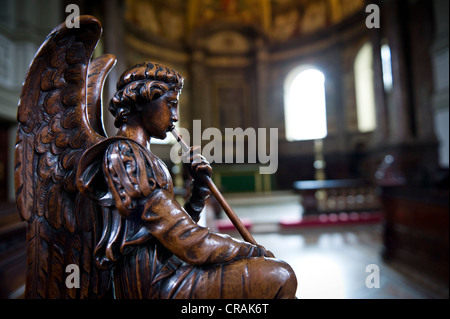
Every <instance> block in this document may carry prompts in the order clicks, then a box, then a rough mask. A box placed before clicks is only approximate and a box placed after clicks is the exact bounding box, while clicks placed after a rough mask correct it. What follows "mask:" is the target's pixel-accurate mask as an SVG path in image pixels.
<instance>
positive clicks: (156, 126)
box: [142, 90, 180, 139]
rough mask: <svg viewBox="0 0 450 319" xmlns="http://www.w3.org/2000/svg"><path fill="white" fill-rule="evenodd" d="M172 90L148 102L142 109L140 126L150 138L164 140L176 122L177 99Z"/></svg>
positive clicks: (175, 92) (177, 95)
mask: <svg viewBox="0 0 450 319" xmlns="http://www.w3.org/2000/svg"><path fill="white" fill-rule="evenodd" d="M179 95H180V93H179V92H177V91H174V90H171V91H167V92H166V93H165V94H164V95H161V96H160V97H158V98H156V99H154V100H152V101H150V102H148V103H147V104H146V105H144V107H143V109H142V125H143V127H144V128H145V129H146V131H147V132H148V133H149V135H150V136H151V137H155V138H158V139H165V138H166V136H167V132H168V131H169V129H170V128H171V127H172V125H173V124H174V123H175V122H177V121H178V98H179Z"/></svg>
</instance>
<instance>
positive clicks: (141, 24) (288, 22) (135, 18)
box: [125, 0, 364, 43]
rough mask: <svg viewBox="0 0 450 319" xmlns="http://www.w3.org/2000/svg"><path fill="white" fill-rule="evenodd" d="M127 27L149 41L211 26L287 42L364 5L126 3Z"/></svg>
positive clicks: (289, 0) (355, 0)
mask: <svg viewBox="0 0 450 319" xmlns="http://www.w3.org/2000/svg"><path fill="white" fill-rule="evenodd" d="M125 4H126V15H125V20H126V23H127V24H128V25H129V26H130V27H131V28H133V29H134V30H139V31H140V33H145V34H146V35H147V36H154V37H156V38H161V39H164V40H165V41H169V42H180V41H183V40H185V39H187V38H189V37H191V36H192V35H195V34H196V33H198V32H204V30H205V29H206V30H207V29H211V27H212V26H214V27H217V26H218V25H221V26H223V28H222V30H223V29H227V27H233V26H235V27H251V28H253V29H254V30H257V31H258V32H260V33H262V34H264V35H265V36H266V38H268V39H270V41H271V42H274V43H277V42H280V43H282V42H286V41H289V40H292V39H295V38H298V37H301V36H304V35H309V34H312V33H314V32H317V31H319V30H323V29H325V28H327V27H329V26H332V25H334V24H337V23H339V22H342V21H343V20H345V19H346V18H347V17H349V16H351V15H353V14H355V13H356V12H358V11H361V10H364V9H363V6H364V0H126V1H125Z"/></svg>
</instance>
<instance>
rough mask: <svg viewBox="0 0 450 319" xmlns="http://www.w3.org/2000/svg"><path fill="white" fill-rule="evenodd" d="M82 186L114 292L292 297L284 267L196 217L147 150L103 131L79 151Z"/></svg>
mask: <svg viewBox="0 0 450 319" xmlns="http://www.w3.org/2000/svg"><path fill="white" fill-rule="evenodd" d="M80 168H81V169H83V174H82V178H83V185H84V187H85V192H84V193H88V194H90V197H91V198H94V199H95V200H96V201H97V203H98V204H99V205H100V207H101V214H102V219H101V220H102V222H103V225H102V227H101V228H102V236H101V239H100V240H99V242H98V243H97V245H96V247H95V251H94V255H95V257H96V261H97V263H98V266H99V267H112V266H113V268H112V269H113V276H114V287H115V293H116V296H117V297H118V298H255V299H257V298H277V297H278V298H293V297H294V293H295V289H296V285H297V282H296V278H295V275H294V273H293V271H292V269H291V268H290V266H289V265H288V264H286V263H284V262H282V261H279V260H276V259H274V258H266V257H264V252H265V251H264V249H263V248H262V247H259V246H256V245H252V244H250V243H247V242H244V241H240V240H237V239H234V238H232V237H230V236H228V235H222V234H217V233H213V232H211V231H210V230H209V229H208V228H205V227H201V226H200V225H198V224H197V221H198V218H199V215H198V214H199V212H200V211H201V209H202V208H203V207H200V208H198V207H197V209H192V207H191V206H189V202H188V203H187V205H185V207H182V206H181V205H180V204H179V203H178V202H177V201H176V199H175V196H174V192H173V183H172V178H171V175H170V173H169V171H168V169H167V167H166V165H165V164H164V163H163V162H162V161H161V160H160V159H159V158H158V157H156V156H155V155H154V154H153V153H151V152H150V151H148V150H147V149H145V148H144V147H142V146H141V145H139V144H137V143H136V142H134V141H132V140H129V139H125V138H117V137H116V138H110V139H107V140H105V141H103V142H102V143H99V144H98V145H96V146H94V147H92V148H91V149H89V150H88V151H87V152H86V153H85V154H84V155H83V158H82V163H81V167H80Z"/></svg>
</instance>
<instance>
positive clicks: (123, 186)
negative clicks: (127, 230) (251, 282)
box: [103, 142, 265, 265]
mask: <svg viewBox="0 0 450 319" xmlns="http://www.w3.org/2000/svg"><path fill="white" fill-rule="evenodd" d="M119 143H120V144H122V145H118V146H116V147H115V149H114V152H116V153H117V152H119V153H121V154H111V153H108V152H107V154H106V156H107V157H108V158H107V161H105V166H104V168H103V169H104V172H105V176H106V180H107V183H108V187H109V188H110V189H111V190H113V192H112V193H113V197H114V200H115V203H116V206H117V207H122V208H123V209H125V210H127V209H128V208H130V209H132V211H133V212H135V213H136V212H139V214H141V216H140V217H141V220H142V221H143V223H144V225H145V227H146V228H147V229H148V230H149V232H150V233H151V234H152V235H153V236H154V237H155V238H157V239H158V240H159V241H160V242H161V244H163V245H164V246H165V247H166V248H167V249H169V250H170V251H172V252H173V253H174V254H175V255H176V256H177V257H178V258H180V259H181V260H183V261H185V262H187V263H189V264H193V265H206V264H217V263H225V262H229V261H232V260H236V259H240V258H250V257H260V256H264V253H265V251H264V249H263V248H262V247H259V246H255V245H252V244H250V243H247V242H244V241H239V240H236V239H233V238H231V237H230V236H228V235H219V234H216V233H213V232H210V231H209V229H208V228H205V227H201V226H199V225H198V224H197V223H196V222H194V220H193V219H192V218H191V217H190V216H189V214H188V213H187V212H186V210H185V209H184V208H183V207H182V206H181V205H180V204H179V203H178V202H177V201H176V200H175V199H174V196H173V193H171V192H170V191H168V190H167V189H162V188H160V187H159V185H157V182H156V181H155V180H154V179H153V177H151V176H154V174H155V173H156V172H149V167H148V166H147V167H146V171H147V174H145V175H143V174H139V173H137V172H138V171H142V163H145V160H144V158H143V157H141V155H140V154H141V153H140V152H136V151H130V149H129V148H128V146H126V145H125V143H124V142H119ZM130 154H133V155H130ZM120 171H122V172H126V174H118V172H120ZM149 185H150V188H149ZM152 186H154V187H152ZM144 189H145V191H143V190H144ZM146 193H147V195H145V194H146ZM115 194H116V195H115ZM123 209H122V211H123ZM119 211H121V209H119ZM133 212H132V213H131V214H133ZM122 214H123V215H128V216H129V214H127V213H122Z"/></svg>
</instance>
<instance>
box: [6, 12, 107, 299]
mask: <svg viewBox="0 0 450 319" xmlns="http://www.w3.org/2000/svg"><path fill="white" fill-rule="evenodd" d="M101 32H102V28H101V25H100V23H99V22H98V20H96V19H95V18H94V17H90V16H82V17H80V27H79V28H68V27H67V26H66V24H65V23H63V24H61V25H60V26H59V27H57V28H56V29H55V30H53V32H52V33H50V35H49V36H48V37H47V39H46V40H45V42H44V43H43V44H42V46H41V47H40V49H39V51H38V52H37V54H36V56H35V58H34V60H33V62H32V63H31V65H30V68H29V71H28V73H27V76H26V79H25V82H24V84H23V88H22V93H21V96H20V101H19V108H18V114H17V119H18V122H19V126H18V131H17V140H16V150H15V176H14V178H15V189H16V203H17V208H18V211H19V213H20V215H21V216H22V218H23V219H24V220H26V221H27V244H28V247H27V279H26V297H28V298H95V297H103V296H105V294H107V291H108V289H109V284H110V276H109V273H108V272H107V271H100V270H98V269H97V268H96V267H95V263H94V261H93V257H92V256H93V247H94V243H95V241H96V240H98V238H99V237H100V235H101V234H99V233H98V232H99V230H98V229H97V228H96V227H97V226H96V224H97V223H95V221H96V220H97V213H96V209H97V206H96V205H95V204H94V203H93V202H91V201H90V200H89V199H87V198H85V197H83V196H81V195H80V194H79V192H78V190H77V187H76V180H75V177H76V167H77V164H78V161H79V159H80V157H81V155H82V153H83V152H84V150H86V149H87V148H88V147H89V146H92V145H93V144H95V143H97V142H99V141H101V140H103V139H105V137H104V136H105V134H104V131H103V126H102V124H101V123H102V122H101V118H100V114H101V111H100V108H101V93H102V92H101V91H102V88H103V84H104V80H105V77H106V75H107V74H108V72H109V70H110V69H111V68H112V67H113V66H114V63H115V58H114V56H111V55H106V56H102V57H100V58H98V59H96V60H94V61H93V62H92V63H89V61H90V58H91V56H92V53H93V50H94V48H95V46H96V44H97V42H98V40H99V39H100V35H101ZM71 264H72V265H75V268H73V266H72V268H68V270H67V271H68V272H66V269H67V268H66V267H67V266H68V265H71ZM77 270H79V272H78V273H77V272H76V271H77ZM77 274H78V277H77ZM69 275H71V276H72V277H71V278H69V282H70V283H71V284H69V285H67V284H66V279H67V278H68V276H69ZM77 279H78V280H79V289H77V288H74V285H73V284H75V287H76V284H77V282H76V281H77Z"/></svg>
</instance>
